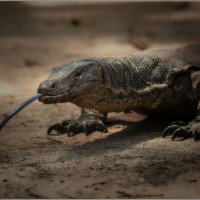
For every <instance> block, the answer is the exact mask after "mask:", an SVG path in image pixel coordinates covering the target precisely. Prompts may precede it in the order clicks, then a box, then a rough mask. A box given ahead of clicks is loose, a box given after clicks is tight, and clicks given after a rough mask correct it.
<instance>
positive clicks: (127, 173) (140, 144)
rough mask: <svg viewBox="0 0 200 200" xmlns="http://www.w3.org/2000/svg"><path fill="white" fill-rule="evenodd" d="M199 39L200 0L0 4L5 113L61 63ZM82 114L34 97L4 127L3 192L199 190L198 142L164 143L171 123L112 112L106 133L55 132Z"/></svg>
mask: <svg viewBox="0 0 200 200" xmlns="http://www.w3.org/2000/svg"><path fill="white" fill-rule="evenodd" d="M199 41H200V3H199V2H174V3H173V2H125V3H123V2H116V3H114V2H113V3H111V2H110V3H106V2H105V1H104V2H102V3H101V2H95V3H92V2H91V1H90V2H75V3H73V2H53V1H52V2H42V1H40V2H39V1H34V2H31V1H26V2H0V108H1V109H0V117H1V119H2V118H3V117H4V116H5V115H6V113H7V112H9V111H10V110H11V109H12V108H14V107H15V106H16V105H17V104H19V103H21V102H22V101H24V100H25V99H26V98H28V97H30V96H31V95H33V94H35V93H36V92H37V88H38V85H39V84H40V82H42V81H43V80H45V79H46V78H47V77H48V75H49V73H50V71H51V69H52V68H53V67H55V66H59V65H62V64H64V63H68V62H70V61H72V60H77V59H81V58H85V57H94V56H114V55H126V54H134V53H135V52H138V51H141V50H145V49H148V48H154V47H164V46H170V45H181V44H186V43H197V42H199ZM79 114H80V109H79V108H77V107H76V106H74V105H72V104H70V103H67V104H56V105H43V104H41V103H39V102H35V103H34V104H32V105H30V106H29V107H28V108H26V109H25V110H23V111H22V112H21V113H19V115H18V116H16V117H15V118H14V119H13V120H12V121H11V122H10V123H9V124H8V125H7V126H6V127H5V128H4V129H3V130H2V131H1V137H0V164H1V167H0V188H1V190H0V197H1V198H2V197H3V198H6V197H7V198H8V197H9V198H109V197H110V198H147V197H152V198H164V197H165V198H176V197H180V198H192V197H193V198H196V197H199V196H200V193H199V187H200V185H199V177H200V172H199V164H200V157H199V154H198V152H200V151H199V148H200V147H199V144H198V143H195V144H194V142H193V140H192V139H191V140H187V141H184V142H173V143H172V142H171V140H170V139H169V140H167V139H165V140H163V139H161V138H160V135H161V131H162V130H163V128H164V127H166V124H165V123H163V122H159V121H158V120H156V121H148V122H141V123H139V124H138V123H137V122H138V121H140V120H141V119H143V118H144V117H142V116H139V115H137V114H132V115H130V114H123V113H121V114H120V113H119V114H115V113H111V114H110V115H109V117H110V118H111V119H113V120H117V119H118V122H117V123H116V124H112V123H110V126H109V133H107V134H102V133H99V132H96V133H94V134H92V135H91V136H89V137H85V136H84V135H83V134H80V135H77V136H75V137H73V138H67V137H66V136H56V137H54V138H51V137H50V138H49V137H47V135H46V131H47V128H48V126H49V125H51V124H53V123H56V122H60V121H62V120H64V119H74V118H76V117H78V115H79ZM122 119H123V120H125V121H127V122H126V123H125V122H122V121H119V120H122ZM127 127H128V129H126V128H127ZM158 152H161V153H158ZM108 188H109V189H108ZM186 188H187V189H186Z"/></svg>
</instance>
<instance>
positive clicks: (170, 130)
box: [162, 121, 200, 141]
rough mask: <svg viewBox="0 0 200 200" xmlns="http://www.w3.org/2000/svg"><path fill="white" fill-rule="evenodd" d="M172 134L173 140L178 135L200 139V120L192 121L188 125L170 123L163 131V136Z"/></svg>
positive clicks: (184, 137)
mask: <svg viewBox="0 0 200 200" xmlns="http://www.w3.org/2000/svg"><path fill="white" fill-rule="evenodd" d="M169 134H172V140H175V139H176V138H178V137H181V138H183V139H187V138H190V137H193V138H194V140H195V141H197V140H200V122H196V121H192V122H190V123H189V124H187V125H186V123H182V125H175V124H173V125H170V126H168V127H167V128H166V129H165V130H164V131H163V133H162V137H165V136H167V135H169Z"/></svg>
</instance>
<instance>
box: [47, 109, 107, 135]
mask: <svg viewBox="0 0 200 200" xmlns="http://www.w3.org/2000/svg"><path fill="white" fill-rule="evenodd" d="M106 117H107V113H102V112H99V111H97V110H95V109H86V108H82V109H81V116H80V117H79V118H78V119H75V120H68V121H63V122H62V123H57V124H54V125H52V126H50V127H49V129H48V131H47V133H48V134H49V135H59V134H63V133H67V135H68V136H69V137H70V136H73V135H75V134H78V133H81V132H85V134H86V135H89V134H91V133H92V132H94V131H101V132H107V128H106V125H105V124H104V122H105V121H106ZM55 131H56V133H55ZM52 132H54V134H52Z"/></svg>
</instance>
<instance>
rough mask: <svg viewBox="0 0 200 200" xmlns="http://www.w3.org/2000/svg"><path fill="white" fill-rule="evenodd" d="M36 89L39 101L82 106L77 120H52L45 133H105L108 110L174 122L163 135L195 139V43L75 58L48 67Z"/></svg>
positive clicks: (199, 61)
mask: <svg viewBox="0 0 200 200" xmlns="http://www.w3.org/2000/svg"><path fill="white" fill-rule="evenodd" d="M38 92H39V93H43V94H44V96H42V97H40V98H39V100H40V101H41V102H43V103H58V102H72V103H74V104H76V105H77V106H79V107H82V112H81V116H80V118H79V119H77V120H72V121H64V122H63V123H61V124H55V125H53V126H51V127H50V128H49V130H48V133H49V134H50V133H51V131H53V130H56V131H57V133H58V134H60V133H65V132H66V133H68V135H69V136H72V135H74V134H77V133H80V132H83V131H84V132H85V133H86V134H89V133H91V132H93V131H95V130H98V131H107V128H106V125H105V121H106V115H107V113H108V112H120V111H130V110H133V111H136V112H139V113H143V114H146V115H150V116H151V115H158V116H165V117H171V118H173V119H177V120H179V122H177V123H173V124H172V125H170V126H168V127H167V128H166V129H165V130H164V132H163V137H164V136H166V135H169V134H172V135H173V136H172V139H175V138H176V137H183V138H188V137H193V138H194V140H198V139H200V103H199V99H200V44H195V45H186V46H182V47H173V48H160V49H150V50H146V51H143V52H140V53H137V54H134V55H129V56H120V57H99V58H89V59H84V60H80V61H75V62H72V63H70V64H66V65H63V66H60V67H56V68H54V69H53V72H52V74H51V75H50V77H49V78H48V79H47V80H46V81H44V82H43V83H41V85H40V86H39V89H38ZM181 120H183V121H184V122H181Z"/></svg>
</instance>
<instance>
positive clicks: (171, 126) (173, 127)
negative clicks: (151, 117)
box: [162, 125, 179, 138]
mask: <svg viewBox="0 0 200 200" xmlns="http://www.w3.org/2000/svg"><path fill="white" fill-rule="evenodd" d="M177 128H179V126H178V125H170V126H168V127H167V128H166V129H165V130H164V131H163V133H162V137H163V138H164V137H166V136H167V135H169V134H170V133H172V132H174V131H175V130H176V129H177Z"/></svg>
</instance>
